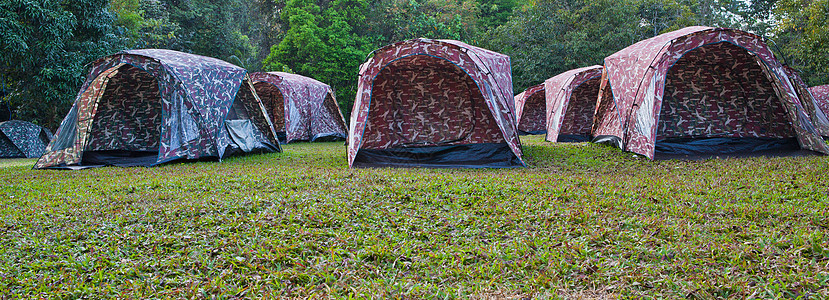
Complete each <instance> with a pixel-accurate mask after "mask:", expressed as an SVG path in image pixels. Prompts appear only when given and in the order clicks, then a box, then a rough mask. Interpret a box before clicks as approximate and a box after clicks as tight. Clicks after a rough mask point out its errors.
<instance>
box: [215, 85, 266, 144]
mask: <svg viewBox="0 0 829 300" xmlns="http://www.w3.org/2000/svg"><path fill="white" fill-rule="evenodd" d="M254 105H255V100H254V96H253V93H252V92H251V89H250V86H249V85H248V83H247V82H246V81H244V82H242V87H241V88H239V92H238V93H237V95H236V99H234V100H233V104H232V105H231V107H230V111H228V114H227V118H226V119H225V129H227V133H228V136H229V137H230V141H231V143H230V144H228V149H226V151H225V154H224V155H223V156H228V155H231V154H235V153H240V152H241V153H250V152H259V151H264V150H274V149H277V147H276V146H274V145H271V144H270V143H269V142H268V139H267V138H266V137H265V134H264V133H263V131H262V129H261V128H259V127H258V126H256V124H255V123H254V120H255V119H256V117H257V116H254V115H252V112H254V111H256V110H255V108H254Z"/></svg>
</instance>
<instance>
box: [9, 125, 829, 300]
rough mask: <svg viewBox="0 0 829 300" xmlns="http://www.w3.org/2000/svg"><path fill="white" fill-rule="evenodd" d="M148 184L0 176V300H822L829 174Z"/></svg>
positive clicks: (447, 176)
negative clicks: (117, 299) (627, 299)
mask: <svg viewBox="0 0 829 300" xmlns="http://www.w3.org/2000/svg"><path fill="white" fill-rule="evenodd" d="M284 149H285V152H284V153H276V154H266V155H251V156H244V157H235V158H230V159H226V160H224V161H223V162H221V163H218V162H215V163H210V162H197V163H182V164H171V165H162V166H160V167H154V168H141V167H139V168H113V167H108V168H98V169H89V170H81V171H44V170H31V165H32V164H33V163H34V160H13V161H0V201H2V203H0V295H4V296H0V298H19V297H24V298H39V297H42V298H77V297H80V296H90V297H92V298H114V297H121V298H129V299H135V298H161V299H166V298H188V299H189V298H216V299H234V298H286V297H297V298H307V297H319V298H323V297H326V298H327V297H332V298H484V299H490V298H492V299H497V298H527V297H532V298H559V297H563V298H579V297H582V298H625V297H639V296H645V297H653V298H666V297H667V298H685V297H691V298H714V297H734V298H743V297H761V298H768V297H791V298H796V297H816V298H825V297H829V266H828V265H829V242H828V241H827V239H829V232H827V231H828V230H829V229H828V228H829V206H828V205H827V203H829V187H827V185H829V163H828V162H829V157H821V156H810V157H787V158H749V159H722V160H704V161H657V162H651V161H648V160H646V159H643V158H641V157H636V156H634V155H632V154H630V153H624V152H621V151H619V150H618V149H614V148H611V147H607V146H601V145H593V144H569V145H553V144H550V143H546V142H544V141H543V137H541V136H533V137H528V138H525V139H524V151H525V155H526V159H527V162H528V164H529V167H528V168H520V169H488V170H466V169H459V170H448V169H356V170H352V169H349V168H348V167H347V164H346V156H345V147H344V146H343V145H342V143H321V144H308V143H300V144H290V145H286V146H284Z"/></svg>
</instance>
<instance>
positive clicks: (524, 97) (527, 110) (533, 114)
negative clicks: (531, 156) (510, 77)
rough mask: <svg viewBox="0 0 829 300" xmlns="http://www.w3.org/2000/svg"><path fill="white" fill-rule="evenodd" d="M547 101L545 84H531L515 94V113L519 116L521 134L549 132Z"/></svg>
mask: <svg viewBox="0 0 829 300" xmlns="http://www.w3.org/2000/svg"><path fill="white" fill-rule="evenodd" d="M546 111H547V101H546V100H545V99H544V84H543V83H542V84H539V85H535V86H531V87H530V88H528V89H526V90H525V91H523V92H521V93H520V94H518V95H516V96H515V115H516V116H518V132H520V133H521V134H544V133H547V116H546Z"/></svg>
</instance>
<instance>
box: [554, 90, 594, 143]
mask: <svg viewBox="0 0 829 300" xmlns="http://www.w3.org/2000/svg"><path fill="white" fill-rule="evenodd" d="M600 80H601V77H594V78H592V79H589V80H587V81H585V82H583V83H582V84H580V85H579V86H577V87H576V88H575V89H573V92H572V93H571V95H570V101H569V102H568V103H567V107H566V108H564V117H563V118H562V121H561V129H559V135H574V136H575V135H579V136H589V135H590V130H591V129H592V126H593V113H594V112H595V111H596V98H597V97H598V95H599V85H600V82H599V81H600ZM579 141H581V139H579Z"/></svg>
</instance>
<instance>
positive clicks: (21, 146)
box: [0, 120, 52, 158]
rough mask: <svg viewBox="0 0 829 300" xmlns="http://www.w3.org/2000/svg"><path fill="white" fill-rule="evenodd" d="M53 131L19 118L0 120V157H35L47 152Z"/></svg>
mask: <svg viewBox="0 0 829 300" xmlns="http://www.w3.org/2000/svg"><path fill="white" fill-rule="evenodd" d="M50 140H52V132H51V131H49V129H46V128H43V127H41V126H38V125H35V124H32V123H29V122H26V121H19V120H12V121H6V122H0V158H34V157H40V156H41V155H43V152H46V145H47V144H49V141H50Z"/></svg>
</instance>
